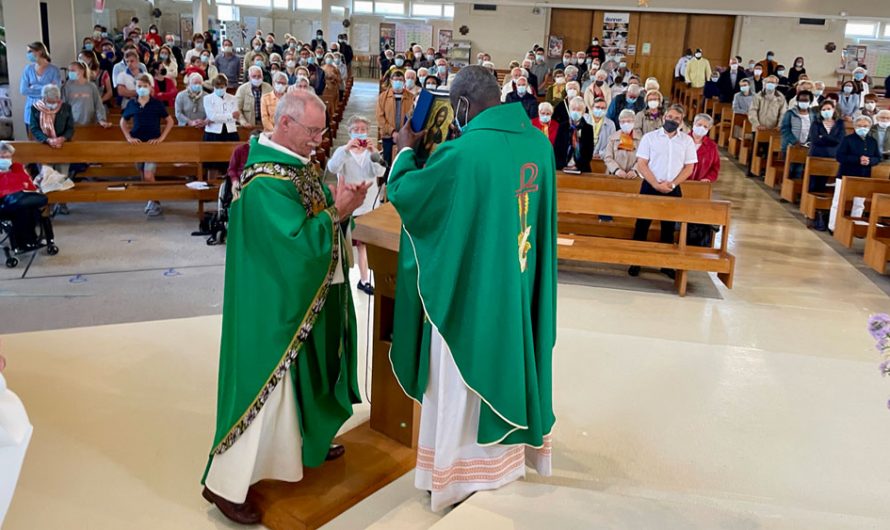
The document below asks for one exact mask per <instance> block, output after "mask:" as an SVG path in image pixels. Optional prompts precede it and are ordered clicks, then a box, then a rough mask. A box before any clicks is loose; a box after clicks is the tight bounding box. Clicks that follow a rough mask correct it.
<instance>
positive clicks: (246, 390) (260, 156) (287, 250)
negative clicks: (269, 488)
mask: <svg viewBox="0 0 890 530" xmlns="http://www.w3.org/2000/svg"><path fill="white" fill-rule="evenodd" d="M324 132H325V105H324V103H323V102H322V100H321V99H319V98H318V97H316V96H315V95H314V94H312V93H310V92H305V91H294V90H291V91H288V92H287V93H285V95H284V96H283V97H282V98H281V99H280V100H279V102H278V106H277V107H276V111H275V127H274V130H273V131H272V132H271V133H264V134H262V135H260V136H259V138H257V139H255V140H252V142H251V145H250V154H249V155H248V159H247V164H246V166H245V168H244V172H243V174H242V175H241V182H240V186H238V185H236V189H235V197H234V200H233V201H232V206H231V209H230V215H229V235H228V240H227V242H226V273H225V293H224V301H223V322H222V328H223V329H222V341H221V347H220V362H219V388H218V391H217V417H216V435H215V437H214V441H213V446H212V448H211V451H210V456H209V459H208V463H207V468H206V471H205V474H204V478H203V480H202V482H203V484H204V486H205V487H204V493H203V495H204V497H205V498H206V499H207V500H208V501H210V502H212V503H213V504H215V505H216V506H217V507H218V508H219V509H220V511H221V512H222V513H223V514H224V515H225V516H226V517H228V518H229V519H231V520H233V521H235V522H237V523H242V524H256V523H258V522H259V521H260V519H261V514H260V513H259V511H258V510H257V508H256V507H255V506H254V505H252V504H251V503H250V502H249V501H248V500H247V493H248V489H249V488H250V486H251V485H252V484H254V483H256V482H258V481H260V480H263V479H275V480H284V481H289V482H296V481H299V480H300V479H302V477H303V466H310V467H315V466H320V465H321V464H323V463H324V462H325V460H326V459H331V458H336V457H338V456H341V455H342V454H343V451H344V449H343V448H342V447H336V446H331V441H332V440H333V438H334V436H335V435H336V433H337V431H338V429H340V427H341V426H342V425H343V423H344V422H345V421H346V420H347V419H348V418H349V417H350V416H351V415H352V405H353V404H354V403H358V402H359V401H360V397H359V391H358V384H357V379H356V322H355V311H354V307H353V303H352V295H351V292H350V288H349V282H348V281H347V280H348V271H349V268H348V265H347V259H346V258H347V253H348V252H351V251H352V249H351V247H350V245H348V244H347V240H346V237H345V236H344V232H343V230H342V228H341V224H342V221H344V220H347V219H349V216H350V214H351V213H352V211H353V210H355V208H357V207H358V206H360V205H361V204H362V202H363V201H364V198H365V195H366V193H367V185H363V184H358V185H346V184H342V185H341V186H340V187H338V188H337V189H336V190H333V191H332V190H330V189H329V188H328V187H327V186H325V185H323V183H322V180H321V175H320V174H319V172H318V171H317V170H316V168H315V167H314V166H313V165H311V164H310V161H309V157H310V155H311V153H312V149H314V148H315V147H316V146H317V145H318V144H319V143H320V142H321V141H322V138H323V136H324Z"/></svg>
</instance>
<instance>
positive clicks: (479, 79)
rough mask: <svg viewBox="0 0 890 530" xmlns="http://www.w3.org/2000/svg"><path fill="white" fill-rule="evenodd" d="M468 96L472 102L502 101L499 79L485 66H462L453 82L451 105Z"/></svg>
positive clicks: (454, 105)
mask: <svg viewBox="0 0 890 530" xmlns="http://www.w3.org/2000/svg"><path fill="white" fill-rule="evenodd" d="M461 98H466V99H467V101H469V102H470V104H471V105H472V104H474V103H475V104H477V105H478V104H480V103H492V102H494V101H498V102H500V100H501V89H500V87H498V80H497V79H495V77H494V76H493V75H491V72H489V71H488V69H486V68H485V67H483V66H477V65H470V66H467V67H465V68H462V69H461V70H460V71H459V72H458V73H457V75H455V76H454V81H453V82H452V83H451V94H450V100H451V106H452V107H454V108H456V107H457V103H458V101H460V99H461Z"/></svg>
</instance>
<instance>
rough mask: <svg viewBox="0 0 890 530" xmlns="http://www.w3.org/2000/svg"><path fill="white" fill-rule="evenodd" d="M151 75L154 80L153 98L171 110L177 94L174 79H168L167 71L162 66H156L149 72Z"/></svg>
mask: <svg viewBox="0 0 890 530" xmlns="http://www.w3.org/2000/svg"><path fill="white" fill-rule="evenodd" d="M151 75H152V77H153V78H154V80H155V86H154V96H155V98H157V99H158V100H160V101H161V102H162V103H163V104H164V105H166V106H168V107H170V108H171V109H172V108H173V103H174V101H175V100H176V94H177V82H176V80H175V79H170V77H169V76H168V75H167V70H166V68H165V67H164V65H162V64H156V65H155V66H154V67H153V68H152V71H151Z"/></svg>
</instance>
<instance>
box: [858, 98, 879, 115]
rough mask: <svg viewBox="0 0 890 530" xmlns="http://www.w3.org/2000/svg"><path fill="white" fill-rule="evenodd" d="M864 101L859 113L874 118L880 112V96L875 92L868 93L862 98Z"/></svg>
mask: <svg viewBox="0 0 890 530" xmlns="http://www.w3.org/2000/svg"><path fill="white" fill-rule="evenodd" d="M862 101H863V103H862V108H861V109H860V110H859V115H860V116H868V117H869V118H871V119H872V120H874V118H875V115H876V114H877V113H878V96H876V95H875V94H866V95H865V97H863V98H862Z"/></svg>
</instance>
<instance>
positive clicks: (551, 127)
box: [532, 101, 559, 145]
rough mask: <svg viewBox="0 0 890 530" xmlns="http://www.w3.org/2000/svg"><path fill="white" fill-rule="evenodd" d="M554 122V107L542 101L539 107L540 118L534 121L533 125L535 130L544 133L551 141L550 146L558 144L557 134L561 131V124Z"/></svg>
mask: <svg viewBox="0 0 890 530" xmlns="http://www.w3.org/2000/svg"><path fill="white" fill-rule="evenodd" d="M552 120H553V105H551V104H550V103H547V102H546V101H542V102H541V103H540V104H539V105H538V117H537V118H534V119H532V125H533V126H534V127H535V129H537V130H539V131H541V132H542V133H544V136H546V137H547V139H548V140H550V145H555V144H556V133H557V130H558V129H559V124H558V123H556V122H555V121H552Z"/></svg>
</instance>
